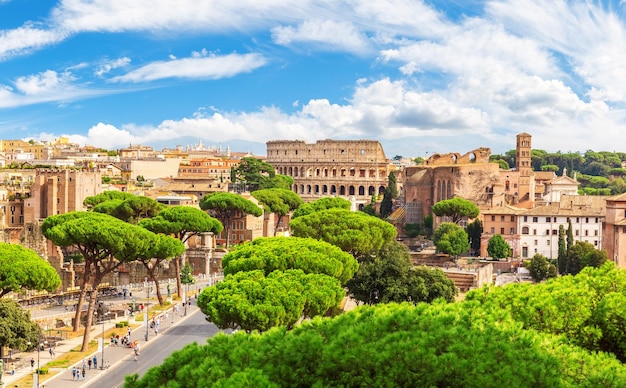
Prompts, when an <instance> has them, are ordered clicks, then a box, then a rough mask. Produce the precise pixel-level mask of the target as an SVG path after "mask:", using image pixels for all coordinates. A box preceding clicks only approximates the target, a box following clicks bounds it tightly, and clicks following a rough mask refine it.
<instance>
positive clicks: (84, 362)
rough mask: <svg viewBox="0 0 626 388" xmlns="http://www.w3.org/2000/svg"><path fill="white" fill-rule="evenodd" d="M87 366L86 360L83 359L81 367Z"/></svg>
mask: <svg viewBox="0 0 626 388" xmlns="http://www.w3.org/2000/svg"><path fill="white" fill-rule="evenodd" d="M86 367H87V360H83V369H85V368H86Z"/></svg>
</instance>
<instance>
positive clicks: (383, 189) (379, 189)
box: [378, 186, 386, 194]
mask: <svg viewBox="0 0 626 388" xmlns="http://www.w3.org/2000/svg"><path fill="white" fill-rule="evenodd" d="M385 190H386V188H385V186H379V187H378V194H385Z"/></svg>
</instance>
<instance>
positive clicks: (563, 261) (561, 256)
mask: <svg viewBox="0 0 626 388" xmlns="http://www.w3.org/2000/svg"><path fill="white" fill-rule="evenodd" d="M570 224H571V222H570ZM557 263H558V267H559V273H565V268H566V266H567V245H566V242H565V228H564V227H563V225H559V253H558V256H557Z"/></svg>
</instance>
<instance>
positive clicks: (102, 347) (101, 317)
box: [94, 311, 109, 369]
mask: <svg viewBox="0 0 626 388" xmlns="http://www.w3.org/2000/svg"><path fill="white" fill-rule="evenodd" d="M94 315H95V316H96V320H97V319H98V312H97V311H94ZM107 315H109V312H108V311H107V312H102V313H100V322H101V323H102V338H101V341H102V342H101V343H100V346H101V349H102V354H101V356H100V369H104V318H105V317H106V316H107Z"/></svg>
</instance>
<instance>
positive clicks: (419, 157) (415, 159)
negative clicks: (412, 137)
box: [413, 156, 424, 166]
mask: <svg viewBox="0 0 626 388" xmlns="http://www.w3.org/2000/svg"><path fill="white" fill-rule="evenodd" d="M413 161H414V162H415V164H417V165H418V166H419V165H420V164H422V163H424V158H422V157H421V156H418V157H416V158H413Z"/></svg>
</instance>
